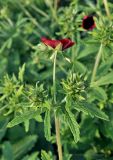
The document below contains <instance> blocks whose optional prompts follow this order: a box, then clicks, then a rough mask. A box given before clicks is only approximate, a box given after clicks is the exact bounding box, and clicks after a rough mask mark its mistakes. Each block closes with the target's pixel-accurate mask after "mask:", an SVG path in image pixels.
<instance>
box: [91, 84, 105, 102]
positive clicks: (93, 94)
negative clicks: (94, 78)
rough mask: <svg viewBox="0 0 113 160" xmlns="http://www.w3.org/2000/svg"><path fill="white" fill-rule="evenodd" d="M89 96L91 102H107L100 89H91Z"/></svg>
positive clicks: (103, 91)
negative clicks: (96, 100)
mask: <svg viewBox="0 0 113 160" xmlns="http://www.w3.org/2000/svg"><path fill="white" fill-rule="evenodd" d="M90 96H91V97H92V99H93V100H95V99H98V100H100V101H106V100H107V94H106V92H105V90H104V89H103V88H102V87H95V88H91V92H90Z"/></svg>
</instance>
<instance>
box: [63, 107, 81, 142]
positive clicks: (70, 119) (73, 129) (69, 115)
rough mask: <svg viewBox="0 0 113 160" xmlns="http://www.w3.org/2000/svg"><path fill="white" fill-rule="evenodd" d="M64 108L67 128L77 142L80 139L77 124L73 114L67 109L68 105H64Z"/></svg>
mask: <svg viewBox="0 0 113 160" xmlns="http://www.w3.org/2000/svg"><path fill="white" fill-rule="evenodd" d="M65 109H66V113H65V118H66V122H67V124H68V125H69V128H70V130H71V132H72V134H73V137H74V141H75V142H76V143H77V142H78V141H79V139H80V130H79V125H78V123H77V121H76V119H75V116H74V114H73V113H72V112H71V111H70V110H69V106H67V105H66V107H65Z"/></svg>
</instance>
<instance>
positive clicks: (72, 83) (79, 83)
mask: <svg viewBox="0 0 113 160" xmlns="http://www.w3.org/2000/svg"><path fill="white" fill-rule="evenodd" d="M86 79H87V78H86V76H84V75H82V74H81V75H79V74H76V73H70V74H69V76H68V77H67V79H66V80H63V81H62V85H63V89H64V91H65V94H66V96H68V97H71V98H72V99H73V100H74V101H77V100H85V99H86V88H87V86H86Z"/></svg>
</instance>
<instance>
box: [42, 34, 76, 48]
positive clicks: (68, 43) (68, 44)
mask: <svg viewBox="0 0 113 160" xmlns="http://www.w3.org/2000/svg"><path fill="white" fill-rule="evenodd" d="M41 41H42V42H43V43H44V44H45V45H47V46H50V47H52V48H56V47H57V46H58V45H59V44H62V50H65V49H67V48H70V47H71V46H73V45H74V44H75V42H72V41H71V40H70V39H67V38H65V39H61V40H52V39H47V38H44V37H43V38H41Z"/></svg>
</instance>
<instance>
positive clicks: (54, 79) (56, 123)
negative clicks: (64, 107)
mask: <svg viewBox="0 0 113 160" xmlns="http://www.w3.org/2000/svg"><path fill="white" fill-rule="evenodd" d="M56 57H57V51H55V52H54V58H53V103H54V105H56ZM55 130H56V142H57V148H58V157H59V160H63V156H62V145H61V140H60V120H59V118H58V117H57V115H56V112H55Z"/></svg>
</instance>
